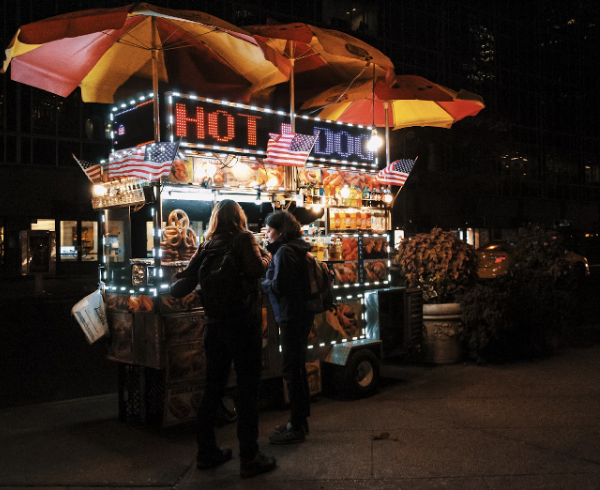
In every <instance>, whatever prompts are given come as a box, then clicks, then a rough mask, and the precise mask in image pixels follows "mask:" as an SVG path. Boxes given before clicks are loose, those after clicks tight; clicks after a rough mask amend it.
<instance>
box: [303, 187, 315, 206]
mask: <svg viewBox="0 0 600 490" xmlns="http://www.w3.org/2000/svg"><path fill="white" fill-rule="evenodd" d="M304 202H305V203H306V204H312V202H313V196H312V188H309V189H306V198H305V199H304Z"/></svg>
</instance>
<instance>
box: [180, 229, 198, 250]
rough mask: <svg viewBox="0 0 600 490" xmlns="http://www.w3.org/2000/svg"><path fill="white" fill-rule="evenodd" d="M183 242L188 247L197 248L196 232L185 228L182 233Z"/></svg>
mask: <svg viewBox="0 0 600 490" xmlns="http://www.w3.org/2000/svg"><path fill="white" fill-rule="evenodd" d="M181 235H182V242H183V244H184V245H185V246H186V247H189V248H192V247H196V232H195V231H194V230H192V229H191V228H189V227H188V228H185V229H184V230H183V231H182V233H181Z"/></svg>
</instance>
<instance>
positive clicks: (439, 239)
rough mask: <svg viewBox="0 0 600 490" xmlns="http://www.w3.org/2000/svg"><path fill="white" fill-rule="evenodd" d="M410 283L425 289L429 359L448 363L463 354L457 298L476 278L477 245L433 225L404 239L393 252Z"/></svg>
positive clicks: (401, 273)
mask: <svg viewBox="0 0 600 490" xmlns="http://www.w3.org/2000/svg"><path fill="white" fill-rule="evenodd" d="M394 263H395V267H397V270H398V273H399V276H400V277H401V278H402V279H403V280H404V284H405V285H406V286H407V287H421V288H422V290H423V301H424V303H425V304H424V305H423V328H424V330H423V344H422V347H423V354H424V357H423V358H424V360H425V361H426V362H431V363H434V364H447V363H452V362H456V361H458V360H459V359H460V357H461V356H462V349H461V345H460V335H461V332H462V323H461V319H460V305H458V304H457V301H458V299H459V298H460V296H461V295H462V294H463V293H464V291H465V289H466V288H468V287H469V286H471V285H472V284H473V283H474V282H475V279H476V278H477V255H476V254H475V249H474V248H473V247H472V246H471V245H469V244H467V243H465V242H463V241H462V240H459V239H458V238H457V237H456V236H455V235H454V234H453V233H451V232H445V231H442V230H441V229H440V228H434V229H433V230H431V233H422V234H419V235H416V236H414V237H412V238H410V239H409V240H404V241H403V242H402V243H401V244H400V246H399V248H398V250H397V251H396V253H395V254H394Z"/></svg>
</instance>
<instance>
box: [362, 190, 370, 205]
mask: <svg viewBox="0 0 600 490" xmlns="http://www.w3.org/2000/svg"><path fill="white" fill-rule="evenodd" d="M362 200H363V202H364V201H370V200H371V189H369V186H368V185H365V186H364V187H363V190H362ZM365 206H368V204H367V203H365Z"/></svg>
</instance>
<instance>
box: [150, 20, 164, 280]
mask: <svg viewBox="0 0 600 490" xmlns="http://www.w3.org/2000/svg"><path fill="white" fill-rule="evenodd" d="M151 22H152V93H153V94H154V97H153V99H154V101H153V102H154V103H153V112H154V141H155V142H156V143H158V142H159V141H160V119H159V112H158V48H157V47H156V46H157V42H156V35H157V33H156V17H152V19H151ZM152 190H153V192H154V201H155V206H156V213H154V228H155V229H156V233H154V244H153V245H154V264H155V267H156V269H155V270H160V267H161V258H160V241H161V238H162V237H161V231H160V230H161V229H162V196H161V192H160V184H159V185H157V186H156V187H154V188H153V189H152Z"/></svg>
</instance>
